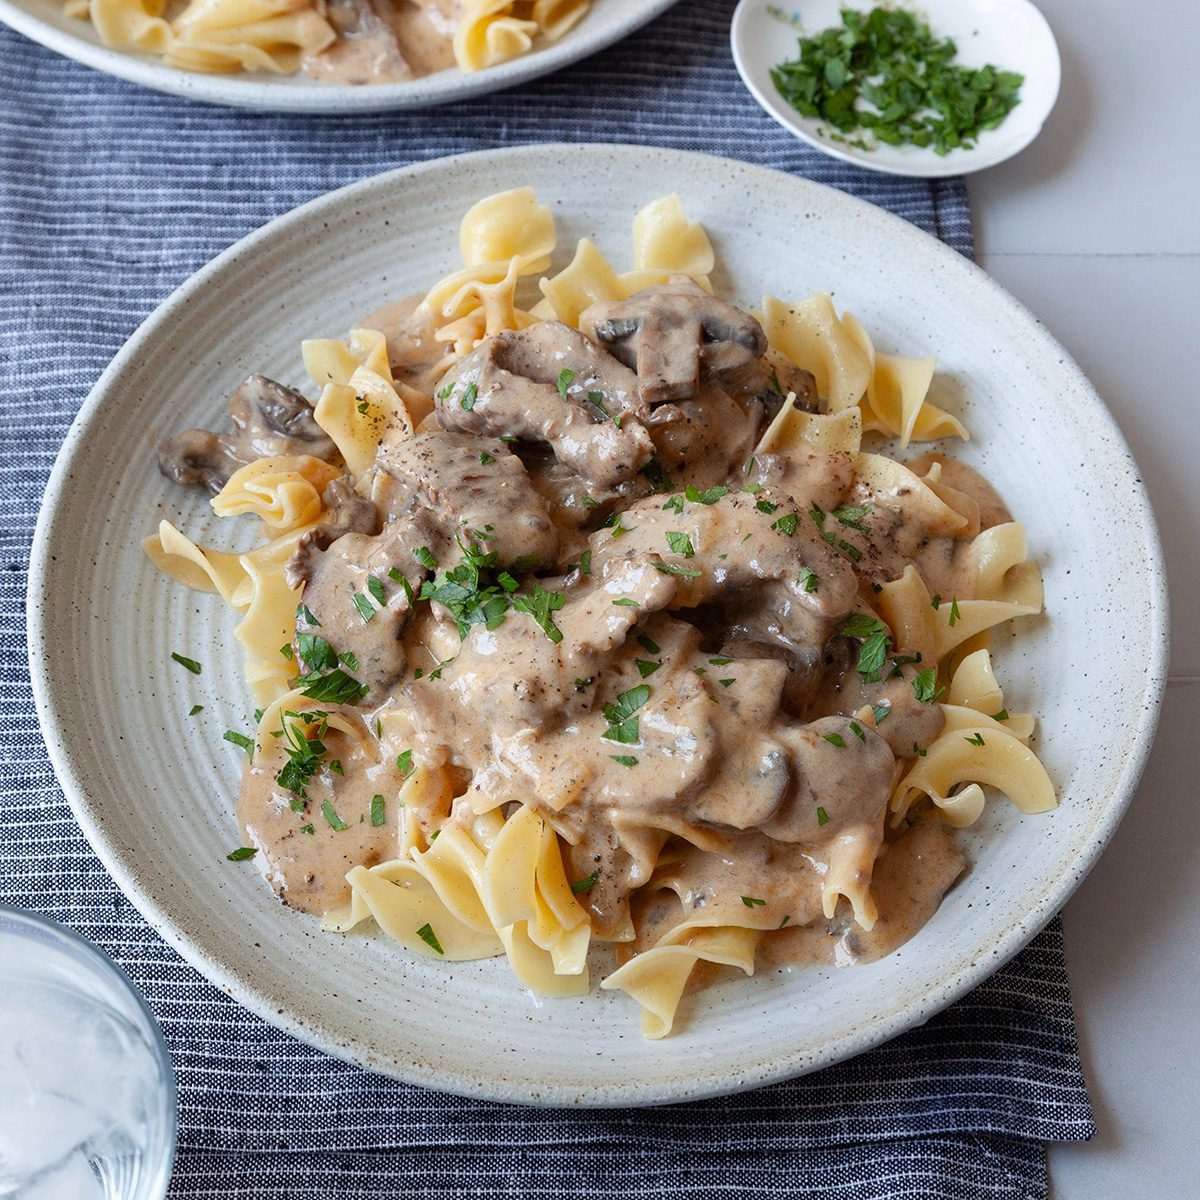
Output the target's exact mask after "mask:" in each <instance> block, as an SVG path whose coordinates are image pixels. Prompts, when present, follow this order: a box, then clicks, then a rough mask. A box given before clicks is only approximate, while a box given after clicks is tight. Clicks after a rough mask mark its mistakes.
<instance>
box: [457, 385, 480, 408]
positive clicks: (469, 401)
mask: <svg viewBox="0 0 1200 1200" xmlns="http://www.w3.org/2000/svg"><path fill="white" fill-rule="evenodd" d="M478 395H479V388H478V387H476V386H475V381H474V380H472V381H471V382H470V383H468V384H467V386H466V388H465V389H464V390H463V394H462V399H461V400H460V401H459V404H460V405H461V406H462V410H463V412H470V411H471V409H473V408H474V407H475V399H476V397H477V396H478Z"/></svg>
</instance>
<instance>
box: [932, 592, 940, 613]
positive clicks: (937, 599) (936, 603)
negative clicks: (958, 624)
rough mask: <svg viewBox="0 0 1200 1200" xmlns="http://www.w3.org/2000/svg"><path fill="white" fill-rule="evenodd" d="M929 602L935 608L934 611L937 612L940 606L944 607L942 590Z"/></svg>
mask: <svg viewBox="0 0 1200 1200" xmlns="http://www.w3.org/2000/svg"><path fill="white" fill-rule="evenodd" d="M929 603H930V605H931V606H932V608H933V611H934V612H937V610H938V609H939V608H941V607H942V594H941V592H938V593H937V595H935V596H934V597H933V599H932V600H930V601H929Z"/></svg>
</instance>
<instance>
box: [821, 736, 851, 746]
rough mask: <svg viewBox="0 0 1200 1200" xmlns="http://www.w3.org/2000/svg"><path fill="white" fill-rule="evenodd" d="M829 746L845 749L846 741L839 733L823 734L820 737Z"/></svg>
mask: <svg viewBox="0 0 1200 1200" xmlns="http://www.w3.org/2000/svg"><path fill="white" fill-rule="evenodd" d="M821 736H822V737H823V738H824V739H825V740H826V741H827V742H828V743H829V744H830V745H831V746H838V747H840V748H841V749H843V750H844V749H845V748H846V739H845V738H844V737H842V735H841V734H840V733H824V734H822V735H821Z"/></svg>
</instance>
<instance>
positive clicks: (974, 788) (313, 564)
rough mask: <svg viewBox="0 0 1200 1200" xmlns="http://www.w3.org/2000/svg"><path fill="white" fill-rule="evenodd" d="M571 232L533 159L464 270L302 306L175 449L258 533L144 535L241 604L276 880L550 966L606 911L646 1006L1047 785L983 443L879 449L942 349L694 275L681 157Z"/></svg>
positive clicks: (1009, 532) (414, 945)
mask: <svg viewBox="0 0 1200 1200" xmlns="http://www.w3.org/2000/svg"><path fill="white" fill-rule="evenodd" d="M96 7H97V5H96V0H93V11H95V10H96ZM508 7H512V6H508ZM561 7H562V6H553V5H551V6H536V5H535V8H541V9H542V10H543V11H544V10H545V9H546V8H549V9H550V10H552V11H557V10H558V9H559V8H561ZM556 241H557V236H556V231H555V225H554V220H553V217H552V215H551V213H550V210H549V209H548V208H547V207H546V206H545V205H542V204H540V203H539V202H538V200H537V198H536V197H535V195H534V193H533V191H532V190H531V189H528V188H521V189H516V190H513V191H510V192H505V193H501V194H499V195H494V196H490V197H487V198H486V199H484V200H481V201H480V202H479V203H477V204H476V205H475V206H474V207H473V208H471V210H470V211H469V212H468V213H467V214H466V216H465V217H464V218H463V221H462V225H461V230H460V246H461V253H462V260H463V266H462V268H461V269H460V270H458V271H456V272H455V273H453V274H451V275H450V276H448V277H446V278H445V279H442V280H440V281H439V282H438V283H436V284H435V285H434V286H433V288H431V289H430V290H429V292H428V293H427V294H425V295H424V296H423V297H422V298H421V299H420V301H419V303H418V302H412V303H409V304H408V305H401V306H400V307H399V308H398V309H396V310H395V311H394V312H393V313H391V314H390V315H389V314H388V313H387V312H386V311H385V313H384V314H382V315H381V317H380V319H378V320H375V321H374V322H371V321H368V322H366V323H365V324H364V327H362V328H357V329H354V330H352V331H351V332H350V333H349V335H348V336H347V337H345V338H344V339H343V340H333V339H327V340H317V341H309V342H305V343H304V345H303V347H302V351H303V360H304V365H305V369H306V370H307V372H308V374H309V375H310V376H311V378H312V380H313V381H314V383H315V385H316V387H317V388H318V389H319V391H320V396H319V399H318V400H317V402H316V404H315V406H312V407H309V405H308V403H307V402H306V401H304V398H303V397H301V396H299V395H298V394H297V393H293V392H290V390H289V389H285V388H282V387H280V385H276V384H272V383H270V381H264V380H262V378H261V377H253V378H252V380H251V381H248V383H247V384H246V385H243V389H239V393H238V395H237V396H235V398H234V401H233V402H231V412H232V413H233V415H234V424H235V427H236V428H237V429H238V430H239V431H240V436H242V440H241V441H237V439H236V438H230V437H225V436H224V435H214V434H208V433H205V432H204V431H192V433H191V434H189V435H183V436H184V437H185V438H192V441H191V442H186V443H185V442H179V443H178V445H177V446H176V447H175V449H174V450H171V449H170V448H166V449H164V451H163V455H164V458H163V461H164V464H166V463H167V462H168V460H171V455H172V454H175V455H176V456H177V457H176V459H175V460H171V461H175V462H176V466H175V467H174V468H172V473H174V475H175V477H176V478H179V479H181V480H182V481H184V482H206V483H208V485H209V486H210V488H211V489H212V490H213V491H214V492H215V495H214V496H213V499H212V506H213V509H214V511H215V512H216V513H218V514H219V515H222V516H251V517H253V518H255V519H256V520H257V522H258V523H259V526H260V528H261V532H262V535H263V539H264V540H263V542H262V544H261V545H260V546H259V547H258V548H257V549H254V550H251V551H250V552H248V553H240V554H239V553H227V552H223V551H219V550H215V549H208V548H205V547H202V546H198V545H196V544H195V543H194V542H192V541H191V540H190V539H189V538H188V537H187V536H186V535H185V534H184V533H182V532H180V531H179V530H178V529H176V528H174V527H173V526H172V525H171V524H169V523H168V522H166V521H164V522H162V523H161V525H160V527H159V531H158V533H157V535H155V536H153V537H151V538H148V539H146V542H145V548H146V552H147V553H148V555H149V556H150V558H151V559H152V560H153V561H154V562H155V564H156V565H157V566H158V567H160V568H161V569H162V570H163V571H164V572H165V573H166V574H167V575H169V576H170V577H171V578H172V579H174V580H177V581H179V582H180V583H183V584H185V585H187V586H188V587H191V588H194V589H196V590H198V591H206V592H215V593H217V594H219V595H220V596H221V598H222V599H223V600H225V601H226V602H227V603H228V604H230V605H231V606H232V607H233V608H234V609H235V610H236V611H237V613H238V614H239V615H240V617H241V620H240V623H239V624H238V626H237V628H236V630H235V637H236V638H237V640H238V641H239V643H240V644H241V646H242V648H243V652H244V659H245V671H246V678H247V680H248V683H249V687H250V690H251V691H252V693H253V695H254V697H255V701H256V703H257V704H258V705H259V706H260V707H261V709H262V710H263V711H262V716H261V720H260V721H259V725H258V731H257V734H256V736H255V738H254V744H253V750H252V756H251V761H250V762H249V763H248V765H247V767H246V775H245V779H244V781H243V785H242V792H241V802H240V810H239V811H240V817H241V821H242V826H243V830H244V836H245V839H246V841H245V846H246V856H247V857H249V856H250V854H251V853H253V855H254V857H256V858H257V861H258V863H259V864H260V865H261V866H262V867H263V870H264V873H265V874H266V876H267V878H268V880H269V881H270V882H271V884H272V886H274V887H275V888H276V890H277V891H278V892H279V894H280V896H281V897H282V899H283V900H284V901H285V902H287V903H289V904H292V905H294V906H296V907H298V908H302V909H305V910H307V911H311V912H314V913H319V914H320V915H321V916H322V918H323V928H324V929H325V930H327V931H330V932H331V933H337V934H343V935H345V934H349V933H350V931H352V930H353V931H356V933H357V932H359V931H361V930H363V929H366V928H370V927H373V926H374V927H378V929H380V930H382V931H383V932H384V933H386V934H387V935H388V936H389V937H391V938H393V939H395V940H396V941H397V942H399V943H401V945H403V946H404V947H405V948H406V949H407V950H408V951H410V952H411V953H412V954H415V955H420V956H424V957H426V958H433V959H448V960H463V959H476V958H481V957H486V956H490V955H500V954H504V955H506V956H507V958H508V961H509V963H510V965H511V967H512V969H513V971H514V972H515V973H516V975H517V976H518V978H519V979H520V980H521V982H522V983H523V984H524V985H525V986H527V987H528V988H530V989H532V990H533V991H535V992H537V993H539V994H541V995H546V996H573V995H579V994H583V993H586V992H587V991H588V990H589V987H590V978H589V961H590V962H591V964H592V965H593V966H595V965H596V963H597V962H598V961H599V959H598V958H597V957H596V955H594V954H590V953H589V951H590V949H591V948H592V946H593V944H594V943H600V942H605V943H612V944H613V945H614V947H615V951H613V952H615V954H616V959H617V965H616V967H615V969H613V970H611V971H610V972H609V973H607V974H606V975H605V976H604V978H603V979H602V980H601V983H600V986H601V987H602V988H608V989H620V990H622V991H624V992H626V993H628V995H630V996H632V997H633V999H634V1000H636V1001H637V1003H638V1005H639V1006H640V1008H641V1013H642V1027H643V1031H644V1033H645V1034H646V1035H647V1036H648V1037H661V1036H663V1035H665V1034H667V1033H669V1032H670V1030H671V1029H672V1025H673V1023H674V1021H675V1018H676V1011H677V1008H678V1007H679V1005H680V1002H681V999H682V998H683V996H684V995H685V992H686V991H687V990H688V989H689V987H692V988H694V987H697V986H701V985H704V984H706V983H708V982H711V981H712V980H713V979H715V978H719V977H720V976H721V974H722V972H721V970H720V968H725V967H731V968H735V969H736V970H738V971H741V972H744V973H745V974H746V975H752V974H753V973H754V971H755V969H756V965H761V964H762V963H763V962H779V961H785V962H788V961H790V962H805V961H866V960H869V959H871V958H874V957H878V956H879V955H881V954H884V953H887V952H889V951H890V950H892V949H894V948H895V947H896V946H897V945H899V944H900V943H901V942H902V941H904V940H905V939H906V938H908V937H910V936H912V935H913V934H914V933H915V932H916V931H917V930H918V929H919V928H920V926H921V924H923V923H924V922H925V921H926V920H928V918H929V917H930V916H931V915H932V914H933V912H934V911H935V910H936V908H937V906H938V904H939V902H940V900H941V897H942V895H943V894H944V892H945V891H946V889H947V888H948V887H950V886H951V885H952V884H953V883H954V881H955V879H956V878H957V877H958V875H959V874H960V872H961V870H962V868H963V866H964V861H965V860H964V859H963V857H962V855H961V853H960V852H959V850H958V849H957V847H956V845H955V843H954V839H953V836H952V833H951V832H950V830H951V829H952V828H956V827H965V826H969V825H971V824H972V823H973V822H975V821H977V820H978V819H979V817H980V816H981V814H982V812H983V810H984V808H985V806H986V805H987V804H989V803H995V802H997V801H996V800H994V799H989V797H991V796H994V795H995V794H1002V795H1003V796H1005V797H1007V798H1008V800H1009V801H1011V802H1012V803H1013V804H1015V805H1016V806H1017V807H1018V808H1019V809H1020V810H1021V811H1022V812H1024V813H1041V812H1045V811H1046V810H1048V809H1051V808H1053V807H1054V805H1055V794H1054V788H1053V786H1052V784H1051V781H1050V779H1049V778H1048V776H1047V773H1046V771H1045V770H1044V768H1043V766H1042V765H1041V763H1040V762H1039V760H1038V758H1037V757H1036V756H1035V754H1034V753H1033V751H1032V750H1031V749H1030V748H1029V742H1030V738H1031V736H1032V734H1033V731H1034V721H1033V718H1032V717H1031V716H1029V715H1027V714H1024V713H1018V712H1009V711H1008V709H1007V707H1006V701H1005V698H1004V695H1003V692H1002V690H1001V688H1000V685H999V684H998V683H997V681H996V678H995V675H994V674H993V669H992V661H991V653H990V636H991V635H990V631H991V630H992V629H993V628H994V627H996V626H998V625H1000V624H1002V623H1004V622H1007V621H1011V620H1014V619H1018V618H1023V617H1028V616H1031V615H1033V614H1036V613H1038V612H1040V611H1041V608H1042V586H1041V578H1040V575H1039V572H1038V569H1037V566H1036V564H1035V563H1034V562H1033V561H1031V560H1030V559H1029V558H1028V554H1027V547H1026V539H1025V533H1024V530H1023V528H1022V526H1021V525H1020V524H1019V523H1017V522H1014V521H1013V520H1011V518H1010V517H1009V515H1008V513H1007V511H1006V510H1005V508H1004V506H1003V503H1002V501H1001V500H1000V498H999V497H998V496H997V495H996V494H995V492H994V491H992V489H991V488H990V487H989V486H988V485H987V484H986V482H985V481H983V480H982V479H981V478H980V477H979V476H978V475H977V474H976V473H975V472H974V471H972V470H970V469H969V468H967V467H965V466H963V465H961V464H958V463H956V462H955V461H954V460H953V459H951V458H948V457H946V456H944V455H941V454H925V455H922V456H920V457H917V458H913V459H912V460H911V461H909V462H907V464H906V463H902V462H900V461H899V460H898V459H897V458H895V457H892V456H890V455H888V454H884V453H882V452H881V450H882V447H883V445H884V443H885V440H886V439H892V440H893V442H892V444H893V445H894V446H895V447H897V448H898V450H899V451H900V452H904V451H907V450H909V449H910V447H911V446H912V444H913V443H915V442H926V441H930V440H934V439H946V438H965V437H966V436H967V434H966V430H965V429H964V428H963V427H962V426H961V424H960V423H959V422H958V420H957V419H956V418H955V417H954V416H952V415H951V414H950V413H948V412H945V411H943V410H941V409H939V408H938V407H936V406H935V405H934V404H932V403H931V402H930V400H929V398H928V393H929V389H930V385H931V382H932V380H933V378H934V366H935V364H934V360H933V359H931V358H908V357H903V356H899V355H894V354H884V353H881V352H878V351H877V350H876V349H875V347H874V345H873V343H872V341H871V338H870V337H869V335H868V334H867V332H866V331H865V330H864V329H863V327H862V326H861V325H860V324H859V322H858V321H857V320H855V318H854V317H853V316H852V315H851V314H850V313H848V312H842V313H840V314H839V313H838V311H837V310H836V308H835V306H834V305H833V303H832V301H831V299H830V297H829V296H828V295H823V294H822V295H815V296H812V297H810V298H809V299H806V300H803V301H800V302H793V301H786V300H779V299H776V298H774V297H770V296H767V297H765V298H764V299H763V300H762V304H761V308H760V309H759V311H758V312H756V313H754V314H750V313H746V312H743V311H742V310H740V309H737V308H735V307H733V306H732V305H729V304H726V303H725V302H723V301H721V300H719V299H718V298H717V297H715V296H713V295H712V294H711V291H712V285H711V276H712V273H713V269H714V254H713V249H712V245H711V243H710V241H709V238H708V235H707V233H706V232H705V230H704V229H703V228H702V227H701V226H700V225H699V224H697V223H695V222H692V221H690V220H689V219H688V217H687V216H686V214H685V212H684V209H683V206H682V204H681V202H680V200H679V198H678V197H677V196H667V197H664V198H662V199H659V200H655V201H654V202H652V203H650V204H648V205H647V206H646V207H645V208H643V209H642V210H641V211H640V212H639V213H638V214H637V217H636V219H635V220H634V223H633V246H632V265H631V268H630V269H629V270H627V271H621V270H619V269H618V268H616V267H615V266H613V265H612V264H611V263H610V261H609V260H608V258H606V257H605V255H604V254H603V252H602V251H601V250H600V249H599V248H598V247H597V246H596V245H594V244H593V243H592V242H591V241H588V240H586V239H585V240H582V241H580V242H579V243H578V244H577V246H576V247H575V250H574V254H573V257H572V258H571V260H570V262H569V263H568V264H567V265H566V266H565V267H563V268H562V269H561V270H559V271H557V273H551V262H552V256H553V253H554V251H555V249H556ZM534 281H536V283H537V291H538V292H540V299H539V300H538V302H537V303H536V304H532V305H531V306H529V307H524V306H523V302H522V297H524V296H525V294H526V292H527V291H529V290H532V288H531V285H532V284H533V283H534ZM372 325H374V326H375V327H372ZM251 385H253V387H251ZM247 388H249V389H250V390H249V391H247V390H245V389H247ZM271 389H275V390H274V391H272V390H271ZM239 405H240V407H239ZM289 405H290V407H288V406H289ZM255 406H257V407H255ZM272 406H273V407H272ZM281 406H282V407H281ZM285 409H286V414H287V419H286V420H285V419H284V418H283V417H281V416H280V413H281V412H283V411H284V410H285ZM239 414H240V415H239ZM263 414H265V418H266V423H265V424H264V423H263V422H262V421H258V416H260V415H263ZM272 414H274V415H272ZM256 421H258V424H255V422H256ZM248 431H249V433H248ZM250 433H252V434H253V435H254V436H253V437H252V438H250V440H249V442H247V440H246V438H247V437H248V436H249V434H250ZM193 435H194V436H193ZM867 435H876V437H875V439H874V440H875V441H876V442H877V443H878V445H877V446H876V448H874V449H866V448H864V445H865V443H864V437H865V436H867ZM197 439H199V440H197ZM305 439H307V440H305ZM197 446H201V447H203V448H204V450H203V452H201V450H198V449H197ZM181 447H183V449H181ZM188 447H190V449H189V448H188ZM222 455H224V456H225V458H224V459H222V458H221V456H222ZM221 462H223V463H224V465H223V467H219V464H220V463H221ZM180 463H182V464H183V465H179V464H180ZM214 463H217V464H218V466H214V465H213V464H214ZM218 467H219V469H218ZM164 469H165V470H166V469H168V467H167V466H166V465H164ZM985 789H987V790H985ZM610 953H612V952H610Z"/></svg>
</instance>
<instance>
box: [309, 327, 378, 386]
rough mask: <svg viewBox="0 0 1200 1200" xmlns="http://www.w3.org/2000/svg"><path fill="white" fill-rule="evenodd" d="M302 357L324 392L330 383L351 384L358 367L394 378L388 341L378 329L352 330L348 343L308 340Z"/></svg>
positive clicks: (322, 339) (312, 377)
mask: <svg viewBox="0 0 1200 1200" xmlns="http://www.w3.org/2000/svg"><path fill="white" fill-rule="evenodd" d="M300 356H301V358H303V359H304V369H305V370H306V371H307V372H308V374H309V378H311V379H312V381H313V383H315V384H316V385H317V387H321V388H323V387H325V385H326V384H329V383H340V384H343V385H345V384H348V383H349V382H350V376H351V375H353V374H354V372H355V371H356V370H357V369H358V368H359V367H366V368H367V370H369V371H373V372H374V373H375V374H376V375H382V376H383V377H384V378H385V379H391V378H392V368H391V364H390V363H389V362H388V353H387V338H386V337H384V335H383V334H382V333H380V332H379V330H378V329H352V330H350V335H349V337H347V338H346V340H345V341H342V340H340V339H338V338H306V339H305V340H304V341H302V342H301V343H300ZM393 382H394V381H393Z"/></svg>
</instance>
